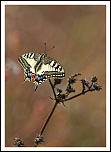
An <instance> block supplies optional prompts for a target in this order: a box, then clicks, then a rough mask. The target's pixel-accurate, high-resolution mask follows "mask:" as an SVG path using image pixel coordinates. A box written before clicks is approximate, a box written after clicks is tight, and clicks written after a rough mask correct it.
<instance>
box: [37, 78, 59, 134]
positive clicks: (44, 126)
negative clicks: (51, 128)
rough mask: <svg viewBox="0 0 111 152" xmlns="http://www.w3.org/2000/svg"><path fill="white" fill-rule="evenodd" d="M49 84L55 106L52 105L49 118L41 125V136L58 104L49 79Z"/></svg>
mask: <svg viewBox="0 0 111 152" xmlns="http://www.w3.org/2000/svg"><path fill="white" fill-rule="evenodd" d="M49 83H50V85H51V88H52V90H53V93H54V97H55V100H56V102H55V104H54V106H53V108H52V111H51V112H50V114H49V116H48V118H47V120H46V122H45V124H44V125H43V127H42V129H41V132H40V135H42V134H43V132H44V130H45V128H46V126H47V124H48V122H49V120H50V118H51V116H52V115H53V113H54V111H55V109H56V107H57V104H58V102H57V98H56V93H55V90H54V87H53V84H52V82H51V80H50V79H49Z"/></svg>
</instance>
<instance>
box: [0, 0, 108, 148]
mask: <svg viewBox="0 0 111 152" xmlns="http://www.w3.org/2000/svg"><path fill="white" fill-rule="evenodd" d="M5 5H106V36H107V37H106V40H107V41H106V84H107V86H106V87H107V88H106V101H107V102H106V116H107V117H106V147H58V148H57V147H45V148H43V147H38V148H33V147H25V148H22V147H21V148H16V147H5V130H4V129H5ZM1 65H2V67H1V95H2V97H1V99H2V101H1V150H3V151H20V150H21V151H43V150H44V151H109V150H110V1H1Z"/></svg>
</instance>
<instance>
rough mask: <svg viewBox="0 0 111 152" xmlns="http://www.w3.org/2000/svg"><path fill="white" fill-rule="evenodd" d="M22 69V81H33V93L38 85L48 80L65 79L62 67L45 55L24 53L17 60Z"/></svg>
mask: <svg viewBox="0 0 111 152" xmlns="http://www.w3.org/2000/svg"><path fill="white" fill-rule="evenodd" d="M18 62H19V63H20V64H21V66H22V67H23V69H24V75H25V76H24V78H25V79H24V81H33V82H34V83H35V91H36V89H37V87H38V85H39V84H42V83H43V82H44V81H46V80H47V79H50V78H55V79H62V78H63V77H65V71H64V69H63V67H62V66H61V65H60V64H59V63H58V62H57V61H56V60H55V59H53V58H51V57H49V56H47V53H46V52H45V53H42V54H40V53H33V52H29V53H25V54H23V55H21V56H20V57H19V58H18Z"/></svg>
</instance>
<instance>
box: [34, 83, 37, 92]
mask: <svg viewBox="0 0 111 152" xmlns="http://www.w3.org/2000/svg"><path fill="white" fill-rule="evenodd" d="M34 83H35V91H36V90H37V88H38V83H37V82H34Z"/></svg>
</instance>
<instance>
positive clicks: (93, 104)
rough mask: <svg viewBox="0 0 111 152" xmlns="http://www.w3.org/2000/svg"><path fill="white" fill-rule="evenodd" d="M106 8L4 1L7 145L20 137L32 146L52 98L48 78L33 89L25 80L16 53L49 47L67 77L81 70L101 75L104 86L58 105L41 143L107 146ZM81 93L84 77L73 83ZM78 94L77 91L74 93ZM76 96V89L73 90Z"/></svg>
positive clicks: (50, 54)
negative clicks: (6, 2)
mask: <svg viewBox="0 0 111 152" xmlns="http://www.w3.org/2000/svg"><path fill="white" fill-rule="evenodd" d="M105 11H106V8H105V6H103V5H97V6H96V5H89V6H88V5H87V6H85V5H78V6H77V5H71V6H56V5H53V6H46V5H44V6H39V5H32V6H31V5H27V6H25V5H12V6H11V5H6V6H5V38H6V39H5V45H6V50H5V58H6V59H5V81H6V86H5V99H6V100H5V125H6V126H5V136H6V137H5V144H6V147H12V146H13V138H15V137H20V138H22V139H23V141H24V142H25V145H26V146H28V147H31V146H32V147H33V140H34V138H35V136H36V135H37V134H38V133H39V132H40V130H41V128H42V126H43V124H44V123H45V120H46V118H47V116H48V115H49V113H50V111H51V110H52V107H53V105H54V101H53V100H51V99H50V96H51V97H53V93H52V90H51V87H50V85H49V82H48V81H46V82H44V83H43V84H42V85H39V87H38V89H37V91H36V92H35V91H34V84H33V83H32V82H25V83H24V85H23V86H21V84H22V82H23V80H24V72H23V68H22V67H21V66H20V64H19V63H18V57H19V56H21V55H22V54H24V53H27V52H38V53H43V52H44V43H45V42H46V43H47V48H48V49H49V48H51V47H52V46H55V48H54V49H53V50H51V51H49V52H48V56H50V57H52V58H54V59H55V60H57V61H58V62H59V63H60V64H61V65H62V66H63V68H64V69H65V72H66V77H65V78H64V79H63V81H62V83H61V85H60V88H62V89H63V90H64V89H65V88H66V85H67V78H68V77H69V76H71V75H72V74H75V73H81V74H82V76H80V77H78V79H79V80H80V79H82V78H84V77H86V78H87V79H88V80H89V81H90V77H91V76H92V75H96V76H97V77H98V82H99V84H100V85H102V87H103V90H102V91H100V92H96V91H95V92H91V93H87V94H86V95H83V96H80V97H78V98H75V99H73V100H70V101H68V102H66V103H65V104H66V106H67V107H64V106H63V105H62V104H60V105H58V107H57V109H56V111H55V113H54V114H53V116H52V118H51V120H50V122H49V124H48V126H47V127H46V130H45V132H44V134H43V135H44V140H45V142H43V143H42V144H40V145H39V146H41V147H53V146H54V147H105V146H106V111H105V109H106V100H105V99H106V92H105V90H106V69H105V67H106V60H105V59H106V43H105V41H106V33H105V30H106V24H105V21H106V18H105V16H106V14H105ZM74 88H75V90H76V93H79V92H81V90H82V87H81V83H80V81H78V82H77V84H75V85H74ZM76 93H75V94H76ZM72 95H73V94H72Z"/></svg>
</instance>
